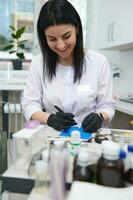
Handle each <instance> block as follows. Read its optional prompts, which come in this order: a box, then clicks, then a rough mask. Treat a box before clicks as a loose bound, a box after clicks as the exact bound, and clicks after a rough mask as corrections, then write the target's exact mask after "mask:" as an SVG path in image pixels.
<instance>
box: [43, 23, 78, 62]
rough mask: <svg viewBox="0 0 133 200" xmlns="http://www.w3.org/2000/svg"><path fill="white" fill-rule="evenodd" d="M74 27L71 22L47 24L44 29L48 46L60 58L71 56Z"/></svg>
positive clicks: (73, 43) (74, 35) (74, 39)
mask: <svg viewBox="0 0 133 200" xmlns="http://www.w3.org/2000/svg"><path fill="white" fill-rule="evenodd" d="M76 32H77V31H76V28H75V26H73V25H71V24H61V25H54V26H49V27H48V28H47V29H46V30H45V36H46V39H47V43H48V46H49V47H50V49H52V50H53V51H54V52H55V53H56V54H57V55H58V56H59V58H60V59H65V60H66V59H70V58H72V53H73V49H74V47H75V44H76Z"/></svg>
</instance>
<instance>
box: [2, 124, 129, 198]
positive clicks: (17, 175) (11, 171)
mask: <svg viewBox="0 0 133 200" xmlns="http://www.w3.org/2000/svg"><path fill="white" fill-rule="evenodd" d="M46 136H47V137H48V138H50V137H51V139H56V138H58V139H59V132H57V131H55V130H54V129H52V128H50V127H48V126H45V125H40V126H38V127H36V128H33V129H28V128H23V129H22V130H20V131H18V132H16V133H15V134H14V135H13V141H14V143H13V144H14V145H13V147H14V151H13V152H14V154H13V159H14V162H13V165H12V166H10V167H9V168H8V169H7V170H6V171H5V172H4V173H3V175H2V181H3V183H2V190H3V191H4V190H7V191H10V192H13V193H21V194H22V193H23V194H29V195H28V198H27V200H42V199H43V200H50V199H49V198H48V197H47V195H46V198H44V197H45V194H38V193H37V192H36V191H35V189H34V179H35V177H34V175H33V176H30V175H29V173H28V170H27V169H28V165H29V163H28V164H27V161H26V159H27V157H25V156H24V157H23V155H28V151H29V150H30V153H32V154H31V155H33V154H34V153H35V152H37V151H38V150H39V149H38V148H41V145H43V138H46ZM37 138H38V139H37ZM60 139H61V138H60ZM22 141H23V142H22ZM27 142H29V143H27ZM41 142H42V143H41ZM27 144H29V147H30V148H28V147H27V148H26V145H27ZM21 145H22V146H21ZM88 149H90V150H93V151H94V152H96V153H98V154H99V155H101V152H102V146H101V144H97V143H95V141H94V140H92V142H91V143H88ZM16 153H18V155H19V157H17V154H16ZM22 158H23V159H22ZM24 158H25V159H24ZM18 163H19V165H18ZM79 188H80V189H79ZM96 191H97V192H96ZM105 195H107V196H108V200H112V199H113V200H118V199H121V200H125V199H128V200H132V197H133V189H132V187H129V188H121V189H120V188H119V189H118V188H117V189H116V188H110V187H105V186H99V185H97V184H94V183H84V182H78V181H76V182H73V184H72V186H71V189H70V192H67V200H76V199H78V200H83V199H86V197H89V198H92V199H93V200H97V199H99V200H103V199H104V197H105Z"/></svg>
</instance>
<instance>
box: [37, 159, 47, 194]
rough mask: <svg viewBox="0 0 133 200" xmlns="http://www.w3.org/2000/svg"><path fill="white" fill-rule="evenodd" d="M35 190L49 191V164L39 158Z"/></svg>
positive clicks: (39, 191)
mask: <svg viewBox="0 0 133 200" xmlns="http://www.w3.org/2000/svg"><path fill="white" fill-rule="evenodd" d="M35 174H36V177H35V190H36V192H38V193H44V192H47V191H48V180H47V175H48V165H47V163H46V162H44V161H43V160H37V161H36V163H35Z"/></svg>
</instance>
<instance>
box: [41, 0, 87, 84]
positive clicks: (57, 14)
mask: <svg viewBox="0 0 133 200" xmlns="http://www.w3.org/2000/svg"><path fill="white" fill-rule="evenodd" d="M56 24H72V25H73V26H75V28H76V29H77V30H78V33H77V34H76V45H75V47H74V52H73V68H74V82H76V81H77V80H78V81H80V79H81V76H82V72H83V57H84V53H83V33H82V24H81V19H80V17H79V14H78V13H77V11H76V9H75V8H74V7H73V6H72V4H71V3H69V1H67V0H49V1H47V2H46V3H45V4H44V5H43V7H42V8H41V11H40V14H39V18H38V22H37V34H38V40H39V45H40V48H41V51H42V54H43V72H44V69H45V68H46V72H47V73H48V77H49V78H50V80H52V78H53V76H56V62H57V54H56V53H55V52H54V51H52V50H51V49H50V48H49V46H48V44H47V40H46V37H45V33H44V32H45V30H46V29H47V28H48V27H49V26H51V25H56Z"/></svg>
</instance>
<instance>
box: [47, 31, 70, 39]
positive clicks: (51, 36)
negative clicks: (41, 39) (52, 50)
mask: <svg viewBox="0 0 133 200" xmlns="http://www.w3.org/2000/svg"><path fill="white" fill-rule="evenodd" d="M70 33H71V31H67V32H66V33H64V34H63V35H62V36H63V37H64V36H66V35H68V34H70ZM47 37H49V38H55V37H54V36H53V35H47Z"/></svg>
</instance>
